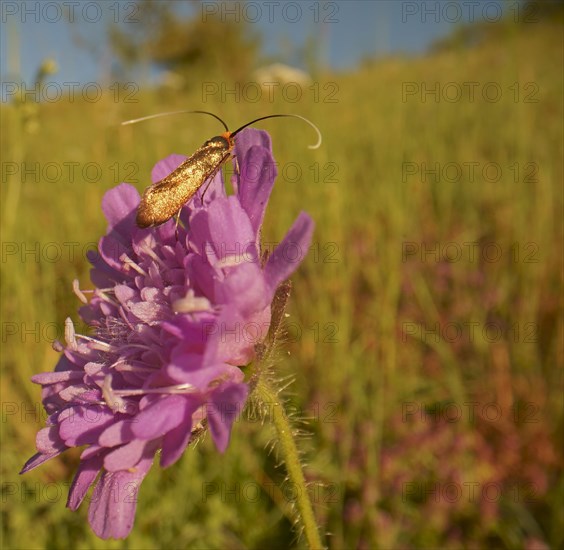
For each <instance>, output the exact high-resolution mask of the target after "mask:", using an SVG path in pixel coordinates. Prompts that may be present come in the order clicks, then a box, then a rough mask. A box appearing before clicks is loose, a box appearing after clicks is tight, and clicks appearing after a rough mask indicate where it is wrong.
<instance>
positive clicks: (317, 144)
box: [231, 114, 321, 149]
mask: <svg viewBox="0 0 564 550" xmlns="http://www.w3.org/2000/svg"><path fill="white" fill-rule="evenodd" d="M276 117H292V118H299V119H301V120H304V121H305V122H307V123H308V124H309V125H310V126H311V127H312V128H313V129H314V130H315V131H316V132H317V143H316V144H315V145H308V149H317V148H318V147H319V146H320V145H321V132H320V131H319V128H318V127H317V126H316V125H315V124H314V123H313V122H311V120H308V119H307V118H305V117H303V116H300V115H292V114H286V115H268V116H263V117H260V118H255V120H251V122H247V124H245V125H244V126H241V127H240V128H237V130H235V131H234V132H233V133H232V134H231V137H235V136H236V135H237V134H238V133H239V132H240V131H241V130H243V129H244V128H246V127H247V126H250V125H251V124H254V123H255V122H259V121H260V120H266V119H267V118H276Z"/></svg>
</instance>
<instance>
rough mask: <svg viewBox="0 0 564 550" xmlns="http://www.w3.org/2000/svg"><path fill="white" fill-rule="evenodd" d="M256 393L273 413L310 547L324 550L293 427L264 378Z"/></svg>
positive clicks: (256, 388) (275, 394)
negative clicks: (293, 434)
mask: <svg viewBox="0 0 564 550" xmlns="http://www.w3.org/2000/svg"><path fill="white" fill-rule="evenodd" d="M254 393H255V397H257V398H258V400H259V402H261V403H262V404H264V405H268V410H269V411H270V413H271V415H272V420H273V422H274V426H275V427H276V431H277V432H278V441H279V444H280V449H281V451H282V456H283V458H284V462H285V463H286V469H287V471H288V477H289V479H290V481H291V482H292V483H293V484H294V485H295V487H296V492H297V505H298V513H299V517H300V519H301V521H302V523H303V526H304V532H305V536H306V539H307V543H308V546H309V548H310V549H312V550H313V549H315V550H322V549H323V545H322V544H321V539H320V537H319V530H318V528H317V524H316V522H315V516H314V515H313V507H312V505H311V500H310V498H309V493H308V491H307V485H306V482H305V478H304V474H303V472H302V466H301V464H300V457H299V454H298V449H297V447H296V442H295V441H294V438H293V436H292V427H291V425H290V421H289V420H288V417H287V416H286V412H285V411H284V407H283V406H282V403H281V402H280V399H279V398H278V394H277V393H276V391H274V390H273V389H272V387H271V386H270V385H269V384H268V382H266V381H265V380H264V379H259V381H258V383H257V385H256V387H255V391H254Z"/></svg>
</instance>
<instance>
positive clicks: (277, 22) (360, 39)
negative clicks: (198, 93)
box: [0, 0, 520, 83]
mask: <svg viewBox="0 0 564 550" xmlns="http://www.w3.org/2000/svg"><path fill="white" fill-rule="evenodd" d="M519 1H520V0H515V1H513V0H495V1H488V0H480V1H479V2H477V1H476V0H474V1H465V0H454V1H447V0H441V1H435V0H428V1H425V0H415V1H403V0H375V1H356V0H349V1H339V2H331V1H304V0H301V1H299V2H289V1H284V0H279V1H264V2H263V1H260V2H259V1H247V2H200V3H195V2H180V1H178V2H176V3H175V10H176V12H177V14H178V16H179V17H187V16H194V17H201V18H206V17H209V16H211V14H212V13H218V14H219V15H221V16H222V17H224V18H226V19H228V18H231V19H234V18H237V17H238V18H239V19H244V20H246V21H247V22H249V23H250V26H251V28H252V29H253V31H258V32H259V34H260V35H261V36H262V40H263V46H264V48H263V53H264V54H265V55H268V56H275V57H278V58H279V60H280V61H282V62H286V63H289V64H291V65H295V66H300V65H303V63H302V60H301V58H300V53H299V52H300V48H301V47H302V46H303V44H304V43H305V41H306V39H307V38H308V37H311V36H314V37H315V38H316V40H317V41H318V43H319V44H320V45H321V61H322V62H323V63H324V64H325V65H326V66H328V67H330V68H333V69H338V70H342V69H349V68H354V66H356V65H357V64H358V63H359V62H360V61H361V60H362V59H363V58H365V57H368V56H383V55H386V54H389V53H400V52H403V53H409V54H419V53H422V52H424V51H425V50H426V48H427V47H428V46H429V45H430V44H431V43H432V41H434V40H436V39H437V38H438V37H441V36H444V35H445V34H448V33H449V32H450V31H452V30H453V28H454V27H455V26H456V25H458V24H460V23H462V22H465V21H469V20H480V19H484V18H485V19H488V20H492V21H493V20H496V19H497V18H499V14H500V13H501V12H500V9H501V8H500V6H504V9H505V10H509V11H510V12H511V13H515V14H516V13H517V11H516V10H517V6H518V3H519ZM0 10H1V20H0V21H1V31H2V32H1V33H0V63H1V65H0V74H1V76H2V78H3V79H4V80H5V81H15V80H19V79H20V78H23V80H24V81H25V82H27V83H32V82H33V78H34V75H35V73H36V71H37V68H38V67H39V65H40V64H41V62H42V61H43V60H44V59H46V58H52V59H54V60H55V61H56V63H57V65H58V72H57V73H56V74H54V75H51V76H50V77H49V81H51V82H68V81H73V82H75V81H76V82H80V83H85V82H92V81H96V80H99V79H100V78H101V77H103V75H104V74H108V68H109V67H110V66H111V65H112V52H111V49H110V47H109V45H108V43H107V41H106V39H105V37H106V28H107V23H108V22H111V21H116V22H118V24H120V25H122V26H127V25H135V22H136V20H137V18H138V17H137V16H138V14H137V13H136V11H135V4H134V2H130V1H127V0H122V1H115V0H107V1H87V0H82V1H78V0H74V1H71V0H69V1H64V0H62V1H49V0H43V1H38V0H26V1H20V0H14V1H9V0H3V1H2V2H0ZM68 18H72V20H73V22H72V23H69V22H68V20H67V19H68ZM77 40H80V41H84V42H85V43H88V44H91V45H93V46H94V48H95V52H94V53H91V52H89V51H88V50H87V49H86V48H81V47H80V46H78V45H77V43H76V42H77ZM143 74H144V75H145V76H144V78H146V79H148V80H152V79H155V78H157V76H156V74H155V73H154V72H152V71H145V72H144V73H143ZM140 78H141V77H140Z"/></svg>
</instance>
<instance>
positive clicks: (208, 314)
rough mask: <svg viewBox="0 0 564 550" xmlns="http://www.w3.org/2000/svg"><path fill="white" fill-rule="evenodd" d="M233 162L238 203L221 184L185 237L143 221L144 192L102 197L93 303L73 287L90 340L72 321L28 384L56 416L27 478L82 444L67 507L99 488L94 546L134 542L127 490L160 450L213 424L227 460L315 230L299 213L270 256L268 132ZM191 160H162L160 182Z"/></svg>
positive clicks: (189, 221) (166, 459) (165, 453)
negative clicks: (265, 347)
mask: <svg viewBox="0 0 564 550" xmlns="http://www.w3.org/2000/svg"><path fill="white" fill-rule="evenodd" d="M235 155H236V157H237V161H238V166H239V171H240V173H239V174H236V175H234V177H233V181H232V183H233V187H234V189H235V190H236V194H235V195H232V196H227V195H226V194H225V190H224V188H223V183H222V179H221V175H217V176H216V177H215V178H214V179H213V181H212V183H211V184H210V186H209V189H207V190H206V191H205V193H204V189H201V190H200V191H199V192H198V193H197V195H196V196H195V197H194V198H193V199H192V200H191V201H190V202H189V204H188V205H186V206H185V207H184V208H183V210H182V213H181V220H182V222H183V224H182V225H180V226H179V227H178V234H176V231H175V223H174V220H169V221H168V222H166V223H165V224H163V225H161V226H159V227H157V228H150V229H139V228H138V227H137V226H136V225H135V213H136V208H137V206H138V204H139V200H140V197H139V194H138V192H137V191H136V190H135V189H134V188H133V187H132V186H130V185H127V184H121V185H119V186H117V187H115V188H114V189H112V190H110V191H108V192H107V193H106V195H105V196H104V199H103V201H102V209H103V211H104V214H105V216H106V218H107V220H108V230H107V234H106V235H105V236H104V237H102V238H101V239H100V242H99V247H98V253H97V254H93V255H91V256H90V261H91V263H92V264H93V269H92V271H91V278H92V282H93V283H94V284H95V286H96V288H95V289H94V290H93V291H90V292H91V293H92V295H91V298H90V301H88V300H87V299H86V297H85V293H86V292H87V291H81V290H80V289H79V287H78V284H77V283H75V285H74V290H75V292H76V294H77V296H78V297H79V298H80V299H81V301H82V302H83V303H85V304H86V305H84V306H83V307H82V308H81V309H80V316H81V318H82V319H83V320H84V321H85V322H87V323H88V324H89V325H90V326H91V327H93V335H91V336H83V335H79V334H76V333H75V331H74V326H73V323H72V321H71V320H70V319H67V322H66V330H65V339H66V342H67V344H66V346H65V347H64V348H63V346H62V345H59V348H60V351H63V354H62V355H61V358H60V359H59V362H58V363H57V365H56V367H55V371H54V372H51V373H43V374H38V375H36V376H34V377H33V378H32V380H33V382H35V383H38V384H41V386H42V399H43V405H44V408H45V410H46V412H47V413H48V415H49V416H48V421H47V427H46V428H44V429H42V430H40V431H39V433H38V434H37V450H38V453H37V454H36V455H35V456H33V457H32V458H31V459H30V460H29V461H28V462H27V463H26V465H25V466H24V468H23V470H22V473H24V472H27V471H29V470H31V469H32V468H35V467H36V466H38V465H39V464H42V463H43V462H45V461H46V460H48V459H50V458H53V457H54V456H57V455H58V454H60V453H61V452H63V451H65V450H66V449H68V448H70V447H79V446H86V447H85V449H84V450H83V452H82V454H81V462H80V466H79V468H78V471H77V473H76V475H75V478H74V481H73V483H72V486H71V489H70V492H69V497H68V502H67V506H68V507H69V508H71V509H73V510H75V509H76V508H78V506H79V505H80V503H81V502H82V501H83V499H84V497H85V496H86V493H87V491H88V489H89V488H90V486H91V485H92V484H94V483H96V486H95V489H94V493H93V496H92V501H91V504H90V508H89V522H90V525H91V526H92V528H93V530H94V531H95V533H96V534H97V535H98V536H99V537H102V538H109V537H114V538H124V537H126V536H127V535H128V534H129V532H130V530H131V528H132V525H133V521H134V517H135V508H136V502H135V501H136V499H135V498H133V499H132V498H131V495H132V492H134V493H135V494H136V491H137V490H138V488H139V485H140V483H141V481H142V480H143V478H144V477H145V475H147V472H148V471H149V469H150V467H151V465H152V463H153V460H154V457H155V454H156V453H157V451H161V452H160V464H161V466H163V467H167V466H170V465H171V464H174V462H176V461H177V460H178V459H179V458H180V456H181V455H182V453H183V452H184V450H185V448H186V446H187V445H188V443H189V442H190V439H191V438H192V437H193V436H194V435H195V434H196V433H200V432H201V431H203V430H204V429H205V428H209V431H210V433H211V436H212V439H213V441H214V443H215V446H216V448H217V449H218V451H220V452H224V451H225V449H226V448H227V445H228V443H229V438H230V434H231V427H232V425H233V422H234V420H235V418H236V417H237V415H238V413H239V412H240V411H241V409H242V407H243V406H244V404H245V401H246V399H247V396H248V393H249V386H248V384H247V382H246V381H245V372H244V369H243V368H244V367H245V365H248V364H249V363H250V362H251V361H252V360H253V358H254V355H255V345H256V344H257V343H259V342H261V341H262V340H263V339H264V337H265V336H266V333H267V331H268V328H269V325H270V316H271V313H270V304H271V302H272V299H273V296H274V293H275V291H276V288H277V287H278V285H279V284H280V283H281V282H283V281H284V280H285V279H286V278H287V277H288V276H289V275H291V273H292V272H293V271H294V270H295V269H296V267H297V266H298V264H299V263H300V262H301V260H302V259H303V257H304V256H305V253H306V251H307V249H308V246H309V243H310V240H311V235H312V231H313V223H312V221H311V219H310V218H309V216H308V215H307V214H305V213H303V212H302V213H301V214H300V215H299V216H298V218H297V219H296V221H295V222H294V225H293V226H292V228H291V229H290V231H289V232H288V234H287V235H286V237H285V238H284V240H283V241H282V242H281V243H280V244H279V245H278V247H277V248H276V249H275V250H274V251H273V253H272V254H271V255H270V256H269V257H268V258H267V259H266V260H265V258H264V257H263V255H262V253H261V250H260V227H261V225H262V221H263V218H264V212H265V209H266V204H267V202H268V198H269V195H270V192H271V190H272V186H273V184H274V178H275V177H276V171H275V169H274V162H273V158H272V154H271V143H270V138H269V136H268V134H267V133H266V132H262V131H258V130H252V129H247V130H245V131H243V132H241V134H239V136H238V137H237V142H236V146H235ZM184 159H185V157H183V156H180V155H171V156H169V157H167V158H166V159H164V160H162V161H160V162H159V163H157V165H156V166H155V167H154V169H153V172H152V180H153V182H156V181H158V180H160V179H162V178H163V177H164V176H166V175H167V174H169V173H170V172H171V171H172V170H174V169H175V168H176V167H177V166H178V165H179V164H180V163H181V162H182V161H183V160H184ZM186 228H188V229H186ZM290 249H291V251H292V253H291V254H290V253H288V251H289V250H290ZM296 251H298V252H297V254H296ZM96 480H97V482H96ZM115 495H118V496H119V497H120V498H117V499H116V498H114V497H115Z"/></svg>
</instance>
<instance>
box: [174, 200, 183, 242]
mask: <svg viewBox="0 0 564 550" xmlns="http://www.w3.org/2000/svg"><path fill="white" fill-rule="evenodd" d="M180 212H182V208H179V209H178V212H177V213H176V222H175V223H174V236H175V237H176V240H178V222H180Z"/></svg>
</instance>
